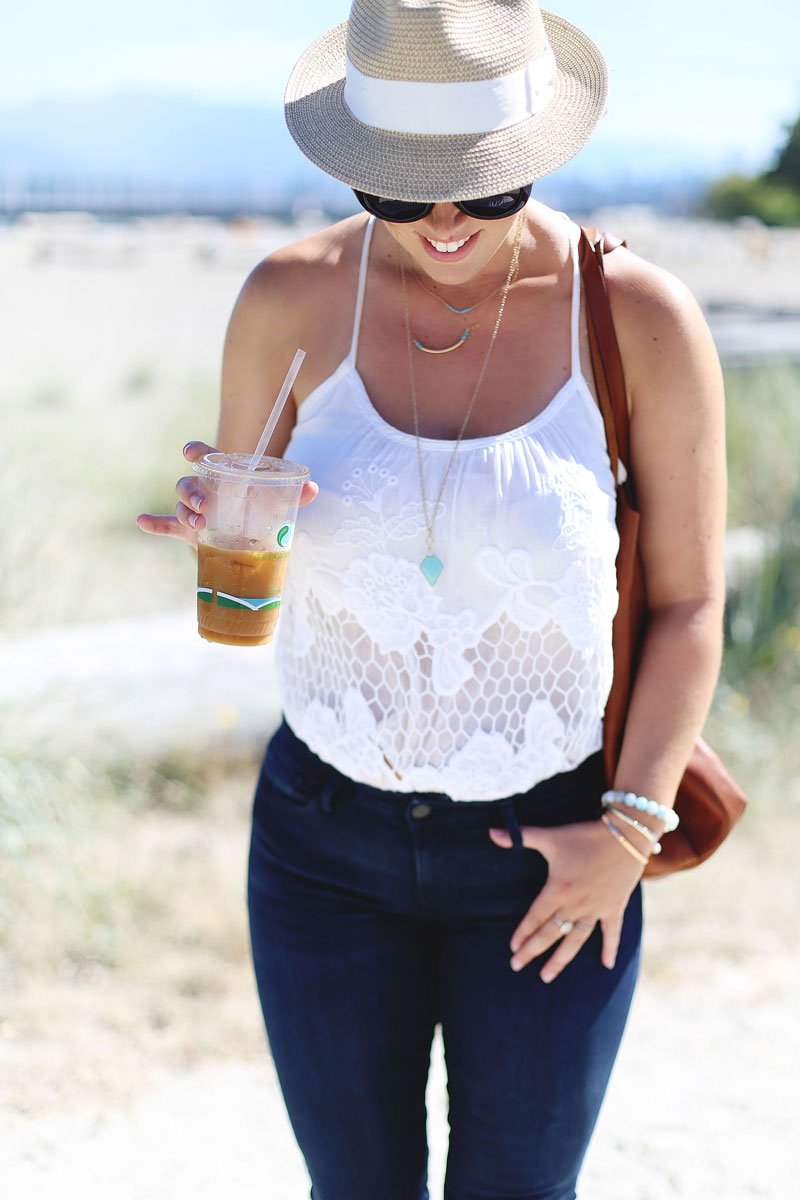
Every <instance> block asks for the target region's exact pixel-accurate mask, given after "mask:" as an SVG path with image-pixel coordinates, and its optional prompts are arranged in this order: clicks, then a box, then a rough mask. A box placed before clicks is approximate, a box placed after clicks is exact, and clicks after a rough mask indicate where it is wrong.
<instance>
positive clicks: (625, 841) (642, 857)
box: [600, 813, 650, 866]
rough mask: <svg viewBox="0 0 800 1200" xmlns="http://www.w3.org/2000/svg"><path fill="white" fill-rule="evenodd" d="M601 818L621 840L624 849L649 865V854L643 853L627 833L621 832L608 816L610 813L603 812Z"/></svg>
mask: <svg viewBox="0 0 800 1200" xmlns="http://www.w3.org/2000/svg"><path fill="white" fill-rule="evenodd" d="M600 820H601V821H602V822H603V824H604V825H605V827H606V829H607V830H608V832H609V833H610V834H611V835H612V836H613V837H615V838H616V840H617V841H618V842H619V844H620V846H623V847H624V849H626V850H627V851H628V854H630V855H631V857H632V858H635V859H636V861H637V862H639V863H642V864H643V865H644V866H647V864H648V862H649V861H650V859H649V856H648V855H647V854H642V852H641V850H637V849H636V847H635V846H634V845H633V843H632V842H629V841H628V839H627V838H626V837H625V835H624V834H622V833H620V831H619V830H618V829H617V827H616V825H615V824H614V823H613V821H612V820H611V818H610V817H609V816H608V813H603V814H602V816H601V817H600Z"/></svg>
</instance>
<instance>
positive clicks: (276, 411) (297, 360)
mask: <svg viewBox="0 0 800 1200" xmlns="http://www.w3.org/2000/svg"><path fill="white" fill-rule="evenodd" d="M305 356H306V352H305V350H298V351H297V353H296V354H295V356H294V358H293V359H292V365H291V366H290V367H289V372H288V374H287V376H286V378H285V379H284V381H283V386H282V387H281V390H280V391H279V392H278V398H277V400H276V401H275V403H274V405H273V406H272V412H271V413H270V414H269V417H268V418H267V423H266V425H265V426H264V432H263V433H262V434H261V437H260V438H259V439H258V445H257V446H256V448H255V450H254V451H253V457H252V458H251V459H250V462H249V463H248V464H247V469H248V471H252V470H254V469H255V466H256V464H257V463H258V460H259V459H260V458H261V456H262V454H263V453H264V451H265V450H266V448H267V446H268V444H269V439H270V438H271V437H272V435H273V433H274V432H275V426H276V425H277V424H278V419H279V417H280V415H281V413H282V412H283V406H284V404H285V403H286V400H287V398H288V396H289V392H290V391H291V390H292V384H293V383H294V381H295V379H296V378H297V372H298V371H299V370H300V368H301V367H302V365H303V359H304V358H305Z"/></svg>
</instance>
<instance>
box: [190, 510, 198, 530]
mask: <svg viewBox="0 0 800 1200" xmlns="http://www.w3.org/2000/svg"><path fill="white" fill-rule="evenodd" d="M199 520H200V517H199V515H198V514H197V513H192V515H191V516H190V517H189V524H190V525H191V526H192V528H194V527H195V526H196V525H197V522H198V521H199Z"/></svg>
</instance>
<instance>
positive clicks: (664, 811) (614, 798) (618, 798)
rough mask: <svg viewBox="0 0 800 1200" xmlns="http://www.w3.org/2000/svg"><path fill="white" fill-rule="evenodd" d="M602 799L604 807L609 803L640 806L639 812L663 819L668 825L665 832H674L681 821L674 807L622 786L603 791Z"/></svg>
mask: <svg viewBox="0 0 800 1200" xmlns="http://www.w3.org/2000/svg"><path fill="white" fill-rule="evenodd" d="M600 799H601V801H602V803H603V807H604V808H607V807H608V805H609V804H624V805H626V807H627V808H638V810H639V812H646V813H649V814H650V816H651V817H658V819H659V821H663V822H664V824H665V825H666V829H665V830H664V833H672V831H673V829H677V828H678V825H679V823H680V817H679V816H678V814H677V813H676V812H675V809H674V808H667V807H666V805H664V804H656V802H655V800H648V799H647V797H646V796H637V795H636V792H623V791H622V789H621V788H612V789H610V790H609V791H607V792H603V794H602V796H601V797H600Z"/></svg>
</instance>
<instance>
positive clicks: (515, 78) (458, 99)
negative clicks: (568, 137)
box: [344, 46, 557, 136]
mask: <svg viewBox="0 0 800 1200" xmlns="http://www.w3.org/2000/svg"><path fill="white" fill-rule="evenodd" d="M556 79H557V66H556V60H555V56H554V54H553V51H552V50H551V49H550V47H549V46H548V47H547V49H546V50H545V52H544V54H542V55H541V57H540V58H537V59H535V60H534V61H533V62H530V63H528V65H527V66H526V67H523V68H522V69H521V70H519V71H512V72H511V74H509V75H499V76H498V77H497V78H496V79H469V80H464V81H461V82H458V83H424V82H420V81H417V80H406V79H376V78H375V77H374V76H372V75H364V74H363V73H362V72H361V71H359V69H358V67H356V66H354V64H353V63H352V62H351V61H350V59H349V57H348V58H347V59H346V82H345V87H344V99H345V102H346V104H347V107H348V108H349V109H350V112H351V113H352V114H353V116H354V117H355V118H356V120H358V121H361V122H362V124H364V125H372V126H373V127H374V128H376V129H386V130H389V131H390V132H392V133H422V134H432V135H434V136H435V135H437V134H438V135H441V134H464V133H492V132H493V131H494V130H496V129H506V128H507V127H508V126H509V125H517V124H519V122H520V121H525V120H527V119H528V117H533V116H536V114H537V113H540V112H543V111H544V109H545V108H547V105H548V104H549V103H550V100H551V98H552V96H553V92H554V91H555V85H556Z"/></svg>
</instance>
